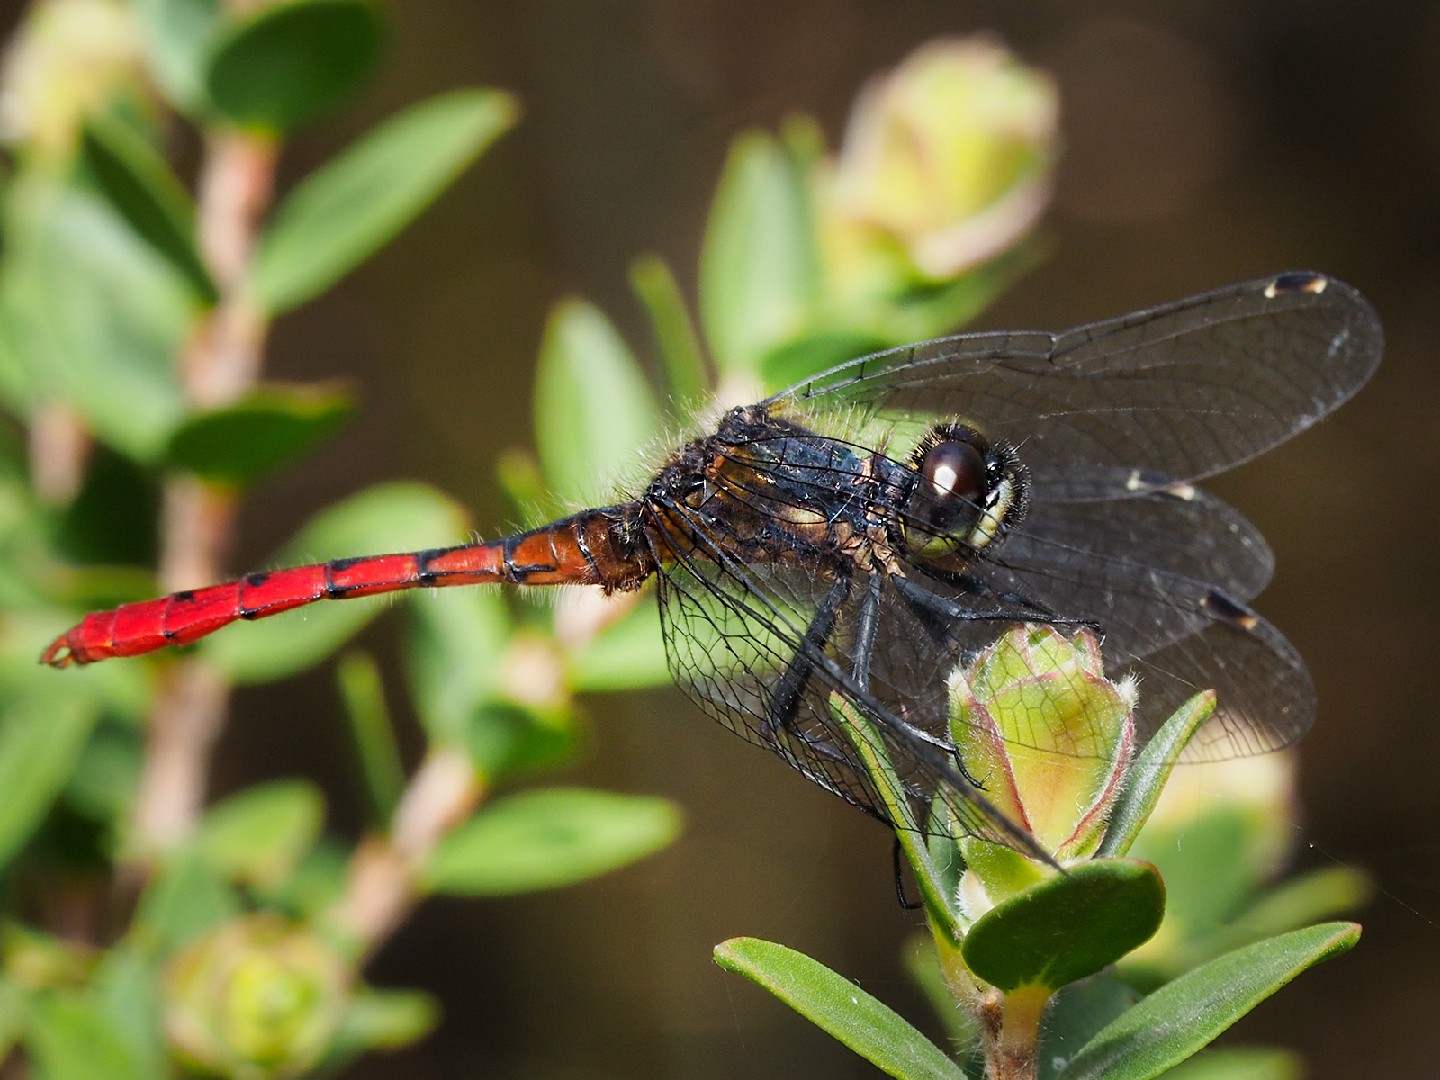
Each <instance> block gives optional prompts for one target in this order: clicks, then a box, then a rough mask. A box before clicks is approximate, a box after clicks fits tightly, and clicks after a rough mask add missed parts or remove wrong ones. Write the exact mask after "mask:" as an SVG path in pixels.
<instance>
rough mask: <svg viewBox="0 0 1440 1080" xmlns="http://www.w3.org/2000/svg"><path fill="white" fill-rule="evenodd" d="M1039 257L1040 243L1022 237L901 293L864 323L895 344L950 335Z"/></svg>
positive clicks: (1039, 258)
mask: <svg viewBox="0 0 1440 1080" xmlns="http://www.w3.org/2000/svg"><path fill="white" fill-rule="evenodd" d="M1044 255H1045V248H1044V245H1042V244H1040V243H1038V242H1034V241H1028V242H1027V241H1022V242H1021V243H1020V244H1019V245H1018V246H1017V247H1015V248H1012V249H1011V250H1009V251H1006V252H1003V253H1002V254H1000V255H997V256H996V257H995V258H993V259H991V260H990V261H989V262H986V263H982V264H981V265H980V266H977V267H974V268H972V269H970V270H967V271H966V272H965V273H964V274H963V275H961V276H960V277H959V278H956V279H955V280H954V281H948V282H944V283H943V284H940V285H938V286H932V287H927V288H919V289H915V290H913V291H911V292H909V293H906V294H905V295H903V296H901V297H899V298H897V299H896V300H894V301H892V302H890V303H889V304H887V305H886V306H885V307H883V308H881V309H880V310H879V311H877V312H874V313H873V315H872V316H871V317H870V318H869V319H867V320H866V325H867V326H869V327H870V328H871V329H874V330H876V331H879V332H881V333H882V334H883V335H884V336H885V337H887V338H888V339H889V340H891V341H893V342H896V343H899V342H906V341H921V340H924V339H926V338H933V337H939V336H941V335H943V334H949V333H952V332H953V331H954V330H955V328H956V327H960V326H964V325H965V324H967V323H969V322H972V321H974V319H975V318H976V316H978V315H979V314H980V313H981V312H982V311H984V310H985V309H986V308H987V307H989V306H990V305H991V304H992V303H993V302H994V301H995V300H996V299H998V298H999V296H1000V294H1001V293H1003V292H1004V291H1005V290H1006V289H1008V288H1009V287H1010V286H1011V284H1013V283H1014V282H1015V280H1016V279H1017V278H1019V277H1020V276H1021V275H1022V274H1024V273H1025V272H1027V271H1028V270H1030V269H1031V268H1032V267H1034V266H1036V265H1037V264H1038V263H1039V262H1040V260H1041V259H1042V258H1043V257H1044Z"/></svg>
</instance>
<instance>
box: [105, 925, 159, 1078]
mask: <svg viewBox="0 0 1440 1080" xmlns="http://www.w3.org/2000/svg"><path fill="white" fill-rule="evenodd" d="M158 975H159V972H158V971H157V965H156V964H155V963H154V961H153V960H151V959H150V958H148V957H146V956H144V955H143V954H142V952H141V950H139V949H138V948H135V947H134V946H132V945H130V944H126V943H122V944H119V945H116V946H114V947H112V948H110V949H107V950H106V952H105V953H104V955H103V957H102V958H101V959H100V962H99V963H98V964H97V965H96V967H95V970H94V973H93V975H92V977H91V980H90V986H91V990H92V994H93V998H92V1000H93V1002H94V1005H95V1008H96V1010H97V1011H98V1012H99V1013H100V1015H101V1016H103V1017H104V1018H105V1019H106V1020H107V1021H108V1022H109V1024H110V1026H111V1028H112V1029H113V1030H114V1031H115V1032H116V1034H118V1035H119V1036H120V1037H121V1038H122V1039H123V1040H124V1041H125V1044H126V1045H127V1046H128V1047H129V1048H130V1051H131V1052H132V1053H133V1054H134V1055H135V1057H136V1060H137V1061H139V1062H140V1064H141V1067H142V1070H143V1071H144V1073H145V1075H147V1076H153V1077H163V1076H165V1075H166V1070H165V1044H164V1039H163V1037H162V1035H161V1027H160V988H159V978H158Z"/></svg>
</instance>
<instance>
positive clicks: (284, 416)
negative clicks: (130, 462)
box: [166, 383, 355, 488]
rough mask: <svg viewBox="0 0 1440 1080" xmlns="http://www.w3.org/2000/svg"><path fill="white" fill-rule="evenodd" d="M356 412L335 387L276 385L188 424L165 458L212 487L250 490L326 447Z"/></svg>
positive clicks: (177, 433) (179, 430) (179, 431)
mask: <svg viewBox="0 0 1440 1080" xmlns="http://www.w3.org/2000/svg"><path fill="white" fill-rule="evenodd" d="M354 407H355V402H354V399H353V398H352V397H351V396H350V394H349V393H347V392H345V391H343V390H340V389H337V388H336V387H334V386H280V385H277V384H274V383H272V384H269V385H267V386H263V387H261V388H259V389H258V390H256V391H254V392H253V393H251V394H249V395H247V396H246V397H245V398H244V399H243V400H241V401H237V402H236V403H235V404H233V405H227V406H225V407H224V408H220V409H211V410H209V411H207V412H203V413H198V414H196V415H194V416H192V417H190V418H189V419H187V420H186V421H185V422H184V423H183V424H181V425H180V427H178V428H177V429H176V430H175V433H174V434H173V435H172V436H171V438H170V446H169V448H168V450H167V453H166V456H167V458H168V459H169V462H170V464H172V465H175V466H178V467H179V468H182V469H188V470H190V471H191V472H193V473H195V474H196V475H197V476H200V477H202V478H204V479H206V480H209V481H211V482H212V483H216V484H225V485H227V486H229V487H232V488H247V487H251V486H253V485H255V484H256V483H258V482H259V481H261V480H263V479H265V478H266V477H267V476H269V475H270V474H271V473H273V472H275V471H277V470H279V469H281V468H284V467H285V466H287V465H290V464H293V463H294V462H295V460H296V459H297V458H299V457H301V456H302V455H303V454H305V453H307V452H309V451H310V450H312V449H314V448H315V447H316V446H318V445H319V444H321V443H322V442H324V441H325V440H326V439H327V438H329V437H330V436H331V435H332V434H334V433H335V432H336V431H337V430H338V429H339V428H340V426H341V425H342V424H344V423H345V421H346V420H348V419H349V418H350V415H351V413H352V412H353V411H354Z"/></svg>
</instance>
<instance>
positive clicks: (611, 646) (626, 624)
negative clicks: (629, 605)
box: [569, 595, 670, 692]
mask: <svg viewBox="0 0 1440 1080" xmlns="http://www.w3.org/2000/svg"><path fill="white" fill-rule="evenodd" d="M569 671H570V685H571V687H572V688H573V689H575V690H579V691H587V692H604V691H611V690H638V689H643V688H644V687H647V686H664V685H666V684H667V683H668V682H669V681H670V668H669V665H668V664H667V663H666V660H665V641H664V638H663V636H662V635H661V633H660V609H659V607H658V606H657V605H656V604H655V601H654V600H653V599H652V598H651V597H650V596H648V595H647V596H643V597H641V598H640V601H639V603H638V604H637V606H636V608H635V610H634V611H632V612H630V614H629V615H627V616H625V618H623V619H621V620H620V621H619V622H617V623H615V624H613V625H611V626H607V627H606V628H605V629H604V630H602V631H601V632H600V634H599V635H598V636H596V637H595V639H594V640H593V641H591V642H590V643H589V645H587V646H586V647H585V649H584V650H583V651H582V652H580V653H578V654H577V655H575V656H573V657H571V659H570V664H569Z"/></svg>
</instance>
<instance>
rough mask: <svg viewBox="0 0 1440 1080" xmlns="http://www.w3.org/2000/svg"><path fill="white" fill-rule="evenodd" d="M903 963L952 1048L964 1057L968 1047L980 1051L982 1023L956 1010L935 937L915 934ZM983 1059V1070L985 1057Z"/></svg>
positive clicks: (903, 955)
mask: <svg viewBox="0 0 1440 1080" xmlns="http://www.w3.org/2000/svg"><path fill="white" fill-rule="evenodd" d="M901 961H902V962H903V964H904V966H905V974H907V975H909V976H910V980H911V981H912V982H913V983H915V985H916V986H918V987H919V988H920V992H921V993H923V994H924V995H925V1000H926V1001H928V1002H929V1003H930V1008H931V1009H932V1011H933V1012H934V1013H935V1017H936V1019H938V1020H939V1021H940V1023H941V1024H943V1025H944V1027H945V1036H946V1038H947V1039H948V1040H949V1045H951V1046H953V1047H957V1048H962V1049H961V1053H960V1056H961V1057H962V1058H963V1057H965V1056H966V1054H965V1052H964V1049H963V1048H969V1050H970V1051H971V1053H972V1054H974V1053H975V1052H978V1051H979V1050H980V1049H981V1048H980V1020H979V1018H978V1017H976V1015H975V1014H974V1013H973V1012H972V1011H971V1010H969V1009H965V1008H957V1007H956V1004H955V995H954V993H952V992H951V989H950V985H949V983H947V982H946V981H945V972H944V970H943V969H942V968H941V967H940V958H939V956H938V955H937V953H936V950H935V940H934V938H933V937H931V936H930V935H928V934H923V935H922V934H915V935H912V936H911V938H910V940H908V941H907V942H906V943H905V949H904V952H903V953H902V954H901ZM980 1056H981V1061H980V1064H981V1065H982V1067H983V1065H984V1059H983V1054H982V1055H980ZM969 1064H970V1063H969V1062H968V1061H967V1062H965V1065H966V1068H967V1071H968V1067H969Z"/></svg>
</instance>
